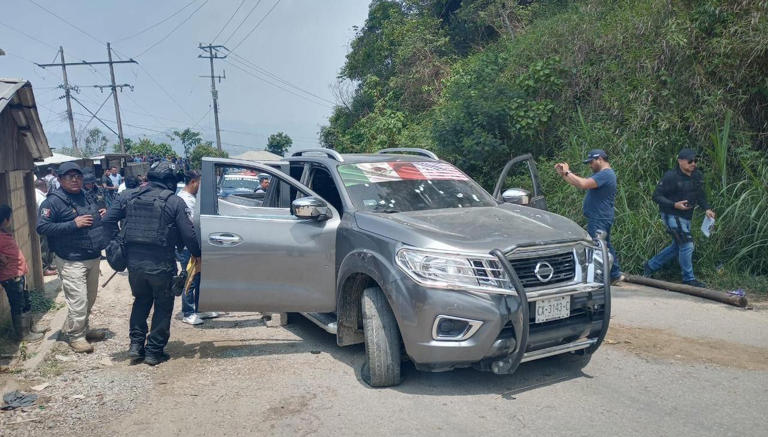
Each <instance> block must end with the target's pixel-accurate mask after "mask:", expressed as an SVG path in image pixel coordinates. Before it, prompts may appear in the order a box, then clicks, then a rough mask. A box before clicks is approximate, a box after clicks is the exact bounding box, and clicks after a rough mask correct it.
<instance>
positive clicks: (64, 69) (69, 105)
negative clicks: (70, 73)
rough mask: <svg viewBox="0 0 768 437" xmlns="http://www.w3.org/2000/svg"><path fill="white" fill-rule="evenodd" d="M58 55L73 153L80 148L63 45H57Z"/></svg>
mask: <svg viewBox="0 0 768 437" xmlns="http://www.w3.org/2000/svg"><path fill="white" fill-rule="evenodd" d="M59 56H60V57H61V74H62V76H64V98H65V99H66V101H67V118H69V134H70V135H72V148H73V149H74V151H75V153H77V152H79V151H80V150H79V149H78V148H77V135H76V134H75V120H74V118H72V100H71V95H70V90H69V81H68V80H67V63H66V62H65V61H64V46H59Z"/></svg>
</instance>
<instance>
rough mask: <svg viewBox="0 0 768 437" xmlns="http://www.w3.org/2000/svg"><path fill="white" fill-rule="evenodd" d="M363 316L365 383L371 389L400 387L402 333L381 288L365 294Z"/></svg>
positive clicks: (375, 288) (363, 371) (366, 290)
mask: <svg viewBox="0 0 768 437" xmlns="http://www.w3.org/2000/svg"><path fill="white" fill-rule="evenodd" d="M362 314H363V333H364V334H365V356H366V363H365V364H364V365H363V370H362V377H363V380H364V381H365V382H366V383H367V384H368V385H370V386H371V387H389V386H393V385H397V384H400V381H401V377H400V331H399V329H398V328H397V320H395V315H394V314H393V313H392V309H391V308H390V307H389V303H387V299H386V297H385V296H384V293H383V292H382V291H381V289H380V288H379V287H370V288H366V289H365V290H364V291H363V298H362Z"/></svg>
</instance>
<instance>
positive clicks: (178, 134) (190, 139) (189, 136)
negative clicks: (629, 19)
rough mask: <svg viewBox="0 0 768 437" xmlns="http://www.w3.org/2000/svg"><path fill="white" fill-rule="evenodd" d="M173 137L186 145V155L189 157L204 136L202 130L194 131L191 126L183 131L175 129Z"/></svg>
mask: <svg viewBox="0 0 768 437" xmlns="http://www.w3.org/2000/svg"><path fill="white" fill-rule="evenodd" d="M171 139H178V140H179V141H180V142H181V145H182V146H184V157H185V158H187V159H189V155H190V153H192V149H194V148H195V147H196V146H197V145H199V144H200V143H202V142H203V137H202V136H201V135H200V132H196V131H193V130H192V129H190V128H186V129H184V130H183V131H177V130H175V131H173V134H172V135H171Z"/></svg>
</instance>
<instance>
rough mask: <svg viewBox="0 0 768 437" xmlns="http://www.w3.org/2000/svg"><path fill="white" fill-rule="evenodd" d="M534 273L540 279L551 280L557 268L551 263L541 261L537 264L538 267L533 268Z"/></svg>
mask: <svg viewBox="0 0 768 437" xmlns="http://www.w3.org/2000/svg"><path fill="white" fill-rule="evenodd" d="M533 273H534V274H535V275H536V277H537V278H538V279H539V281H541V282H549V280H550V279H552V275H554V274H555V269H553V268H552V265H551V264H550V263H548V262H544V261H541V262H540V263H538V264H536V268H535V269H534V270H533Z"/></svg>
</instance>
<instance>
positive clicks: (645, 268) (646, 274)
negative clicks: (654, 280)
mask: <svg viewBox="0 0 768 437" xmlns="http://www.w3.org/2000/svg"><path fill="white" fill-rule="evenodd" d="M651 275H653V270H651V266H649V265H648V261H646V262H644V263H643V276H644V277H646V278H650V277H651Z"/></svg>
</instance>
